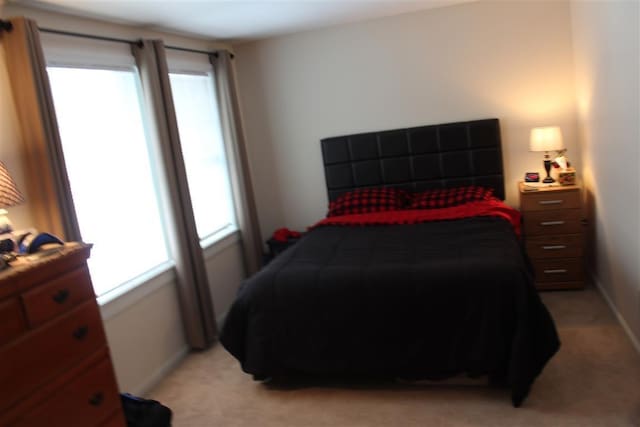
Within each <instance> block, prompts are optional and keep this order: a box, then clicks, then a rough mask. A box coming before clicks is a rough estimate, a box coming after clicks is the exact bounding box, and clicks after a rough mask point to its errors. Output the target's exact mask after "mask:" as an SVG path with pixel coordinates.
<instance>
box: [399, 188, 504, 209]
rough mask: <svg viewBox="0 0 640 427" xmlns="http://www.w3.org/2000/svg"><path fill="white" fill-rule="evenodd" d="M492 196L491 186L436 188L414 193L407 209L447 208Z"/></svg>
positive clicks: (487, 198)
mask: <svg viewBox="0 0 640 427" xmlns="http://www.w3.org/2000/svg"><path fill="white" fill-rule="evenodd" d="M491 198H493V188H484V187H478V186H475V185H470V186H468V187H455V188H436V189H432V190H426V191H423V192H421V193H414V194H413V197H412V198H411V201H410V203H409V209H434V208H448V207H451V206H457V205H462V204H464V203H467V202H475V201H479V200H489V199H491Z"/></svg>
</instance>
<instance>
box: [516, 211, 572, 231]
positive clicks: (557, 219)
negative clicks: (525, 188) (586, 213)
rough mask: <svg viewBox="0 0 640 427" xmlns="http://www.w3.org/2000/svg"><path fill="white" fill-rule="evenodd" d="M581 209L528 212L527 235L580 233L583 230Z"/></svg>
mask: <svg viewBox="0 0 640 427" xmlns="http://www.w3.org/2000/svg"><path fill="white" fill-rule="evenodd" d="M580 216H581V211H580V209H564V210H554V211H537V212H527V214H526V215H525V217H524V231H525V234H526V235H527V236H539V235H545V234H579V233H581V232H582V225H581V223H580V219H581V218H580Z"/></svg>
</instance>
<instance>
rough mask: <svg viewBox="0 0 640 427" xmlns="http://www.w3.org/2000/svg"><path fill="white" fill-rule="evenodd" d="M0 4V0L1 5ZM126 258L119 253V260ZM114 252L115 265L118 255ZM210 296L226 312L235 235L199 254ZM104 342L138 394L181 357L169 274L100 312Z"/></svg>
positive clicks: (98, 28) (15, 145) (8, 133)
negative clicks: (209, 287) (103, 328)
mask: <svg viewBox="0 0 640 427" xmlns="http://www.w3.org/2000/svg"><path fill="white" fill-rule="evenodd" d="M0 1H2V0H0ZM0 16H2V17H3V18H8V17H12V16H27V17H29V18H32V19H35V20H36V21H37V22H38V25H40V26H44V27H47V28H54V29H61V30H66V31H76V32H81V33H88V34H95V35H102V36H110V37H117V38H124V39H137V38H141V37H147V38H161V39H163V40H165V43H167V44H171V45H177V46H183V47H189V48H192V49H201V50H214V49H218V48H228V46H226V45H224V44H221V43H217V42H215V41H206V40H197V39H191V38H185V37H179V36H174V35H171V34H162V33H157V32H150V31H147V30H144V29H140V28H135V27H127V26H122V25H115V24H110V23H105V22H101V21H94V20H88V19H78V18H73V17H69V16H65V15H61V14H55V13H49V12H43V11H38V10H31V9H28V8H24V7H18V6H15V5H12V4H5V5H4V6H3V2H2V3H0ZM0 41H1V36H0ZM8 60H10V58H6V57H5V55H4V49H0V93H2V96H1V97H0V160H2V161H4V162H5V163H6V164H7V166H8V168H9V170H10V172H11V173H12V175H13V177H14V178H15V180H16V183H17V184H18V186H19V187H21V188H22V189H24V190H26V189H25V186H24V184H23V183H24V176H25V174H28V173H36V172H33V171H28V170H26V169H25V168H24V167H23V160H22V153H21V136H20V127H19V123H18V121H17V116H16V112H15V107H14V100H13V99H12V93H11V85H10V81H9V77H8V73H7V69H6V61H8ZM25 196H26V198H27V203H25V204H24V205H23V206H20V207H16V208H12V209H11V210H10V215H11V218H12V220H13V222H14V225H15V227H16V228H28V227H31V226H32V222H31V213H30V207H29V203H28V200H29V195H28V194H25ZM124 255H125V256H126V254H124ZM120 256H123V254H114V265H117V262H118V260H117V257H120ZM205 262H206V267H207V273H208V276H209V278H210V285H211V294H212V298H213V300H214V304H215V310H216V314H217V315H218V319H221V318H222V317H223V316H224V314H225V313H226V311H227V310H228V308H229V305H230V303H231V301H232V296H234V295H235V292H236V290H237V289H238V287H239V285H240V281H241V280H242V278H243V277H244V275H245V270H244V265H243V261H242V254H241V251H240V243H239V240H238V237H237V234H234V235H232V236H229V237H227V238H226V239H224V240H223V241H222V242H221V243H220V244H219V245H218V244H216V245H214V247H212V248H209V249H207V251H205ZM101 312H102V315H103V320H104V326H105V331H106V334H107V340H108V342H109V346H110V349H111V355H112V358H113V361H114V367H115V371H116V376H117V378H118V383H119V386H120V389H121V390H122V391H128V392H132V393H136V394H143V393H145V392H146V391H148V390H149V388H150V387H152V386H153V385H154V384H155V383H156V382H157V381H159V380H160V379H161V378H162V377H163V376H164V375H165V374H166V373H167V372H168V371H170V370H171V369H172V368H173V367H174V366H175V364H176V363H178V362H179V361H180V360H181V358H182V357H183V356H184V355H185V354H186V353H187V351H188V347H187V344H186V341H185V336H184V331H183V324H182V320H181V318H180V308H179V304H178V297H177V291H176V283H175V274H174V272H173V271H172V270H170V271H167V272H165V273H164V274H162V275H160V276H159V277H156V278H154V279H152V280H150V281H148V282H146V283H144V284H142V285H140V286H139V287H137V288H136V289H134V290H133V291H131V292H129V293H127V294H125V295H123V296H121V297H119V298H117V299H115V300H113V301H111V302H109V303H106V304H104V305H102V306H101Z"/></svg>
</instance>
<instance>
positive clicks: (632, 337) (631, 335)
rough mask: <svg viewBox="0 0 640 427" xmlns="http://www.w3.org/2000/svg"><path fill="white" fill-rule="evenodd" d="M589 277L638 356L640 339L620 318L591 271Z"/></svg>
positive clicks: (611, 301)
mask: <svg viewBox="0 0 640 427" xmlns="http://www.w3.org/2000/svg"><path fill="white" fill-rule="evenodd" d="M589 275H590V276H591V280H592V281H593V283H594V284H595V285H596V288H598V290H599V291H600V294H601V295H602V296H603V297H604V300H605V301H606V302H607V304H608V305H609V308H611V311H613V314H615V316H616V318H617V319H618V322H619V323H620V325H621V326H622V329H624V331H625V332H626V333H627V336H628V337H629V339H630V340H631V345H633V347H635V349H636V351H637V352H638V354H640V338H639V337H636V336H635V335H634V333H633V331H632V330H631V328H630V327H629V324H628V323H627V321H626V320H625V319H624V317H622V315H621V314H620V312H619V311H618V308H617V307H616V306H615V304H614V303H613V300H612V299H611V297H610V296H609V294H608V293H607V291H606V290H605V288H604V286H602V283H601V282H600V280H599V279H598V277H597V276H596V275H595V273H594V272H593V271H590V272H589Z"/></svg>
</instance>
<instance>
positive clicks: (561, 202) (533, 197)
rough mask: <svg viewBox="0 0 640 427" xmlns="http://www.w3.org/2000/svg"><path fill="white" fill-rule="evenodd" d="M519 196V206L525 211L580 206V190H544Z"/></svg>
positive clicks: (575, 207)
mask: <svg viewBox="0 0 640 427" xmlns="http://www.w3.org/2000/svg"><path fill="white" fill-rule="evenodd" d="M521 197H522V199H521V206H520V208H521V210H522V211H525V212H530V211H548V210H553V209H577V208H579V207H580V192H578V191H545V192H540V193H528V194H523V195H522V196H521Z"/></svg>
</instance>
